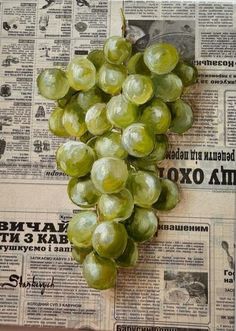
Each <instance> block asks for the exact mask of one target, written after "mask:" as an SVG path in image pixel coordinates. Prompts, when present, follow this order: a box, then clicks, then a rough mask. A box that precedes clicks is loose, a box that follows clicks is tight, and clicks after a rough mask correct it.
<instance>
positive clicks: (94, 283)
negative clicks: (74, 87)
mask: <svg viewBox="0 0 236 331" xmlns="http://www.w3.org/2000/svg"><path fill="white" fill-rule="evenodd" d="M116 274H117V269H116V264H115V262H114V261H112V260H110V259H106V258H103V257H100V256H98V255H97V254H96V253H94V252H91V253H90V254H88V255H87V256H86V258H85V260H84V263H83V276H84V278H85V280H86V282H87V284H88V286H89V287H92V288H94V289H97V290H106V289H108V288H112V287H114V286H115V283H116Z"/></svg>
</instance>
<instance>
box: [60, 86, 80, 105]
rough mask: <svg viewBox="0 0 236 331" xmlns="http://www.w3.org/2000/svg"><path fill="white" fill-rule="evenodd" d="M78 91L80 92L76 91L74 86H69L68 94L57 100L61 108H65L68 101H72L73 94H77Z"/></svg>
mask: <svg viewBox="0 0 236 331" xmlns="http://www.w3.org/2000/svg"><path fill="white" fill-rule="evenodd" d="M76 93H78V92H77V91H75V90H74V89H73V88H71V87H70V88H69V90H68V92H67V93H66V95H65V96H64V97H63V98H61V99H58V100H57V104H58V106H59V107H61V108H65V106H66V105H67V104H68V102H69V101H70V99H71V98H72V97H73V95H75V94H76Z"/></svg>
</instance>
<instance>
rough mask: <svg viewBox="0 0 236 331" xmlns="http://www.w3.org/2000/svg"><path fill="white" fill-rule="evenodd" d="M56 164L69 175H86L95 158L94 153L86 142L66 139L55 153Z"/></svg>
mask: <svg viewBox="0 0 236 331" xmlns="http://www.w3.org/2000/svg"><path fill="white" fill-rule="evenodd" d="M56 159H57V165H58V167H59V168H60V169H61V170H62V171H64V173H65V174H67V175H68V176H71V177H82V176H85V175H87V174H88V173H89V172H90V170H91V168H92V165H93V162H94V160H95V153H94V151H93V150H92V148H90V147H89V146H87V145H86V144H84V143H82V142H78V141H72V140H70V141H67V142H66V143H64V144H62V145H61V146H60V147H59V148H58V150H57V154H56Z"/></svg>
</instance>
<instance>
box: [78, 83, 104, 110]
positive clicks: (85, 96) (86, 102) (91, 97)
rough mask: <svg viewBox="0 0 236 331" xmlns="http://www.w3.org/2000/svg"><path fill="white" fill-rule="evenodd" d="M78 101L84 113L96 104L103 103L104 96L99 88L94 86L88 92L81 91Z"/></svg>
mask: <svg viewBox="0 0 236 331" xmlns="http://www.w3.org/2000/svg"><path fill="white" fill-rule="evenodd" d="M77 101H78V104H79V106H80V107H81V108H82V109H83V111H85V112H86V111H87V110H88V109H89V108H90V107H92V106H94V105H95V104H96V103H101V102H103V94H102V91H101V90H100V89H99V88H98V87H96V86H94V87H92V88H91V89H90V90H88V91H80V92H79V93H78V96H77Z"/></svg>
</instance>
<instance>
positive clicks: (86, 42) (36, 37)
mask: <svg viewBox="0 0 236 331" xmlns="http://www.w3.org/2000/svg"><path fill="white" fill-rule="evenodd" d="M121 8H122V9H123V11H124V14H125V17H126V20H127V29H126V34H127V38H129V39H131V40H132V42H133V43H134V47H135V48H136V50H139V51H142V50H143V49H144V48H145V47H147V46H148V45H151V44H152V43H154V42H158V41H165V42H171V43H173V44H175V45H176V46H177V47H178V49H179V51H180V53H181V55H182V56H183V57H184V58H185V59H186V60H188V61H191V62H193V63H195V65H196V66H197V68H198V72H199V79H198V84H196V86H195V87H193V88H192V87H191V89H189V90H188V91H186V93H185V95H184V98H185V99H186V100H187V101H188V102H190V104H191V105H192V107H193V110H194V117H195V122H194V125H193V128H192V129H191V130H189V131H188V132H187V133H186V134H184V135H182V136H179V135H176V134H172V135H171V136H170V149H169V151H168V155H167V159H166V160H165V161H163V162H162V164H161V165H160V176H161V177H162V176H164V177H168V178H170V179H172V180H174V181H176V182H177V183H178V184H179V186H180V188H181V202H180V204H179V205H178V206H177V207H176V208H175V209H174V210H173V211H171V212H169V213H160V214H159V218H160V222H159V229H158V233H157V237H155V238H154V239H153V240H152V242H151V243H147V244H146V243H145V244H142V245H140V250H139V252H140V254H139V260H138V264H137V267H136V268H134V269H127V270H126V269H119V273H118V280H117V285H116V288H115V289H114V290H106V291H102V292H99V291H96V290H93V289H89V288H88V287H87V285H86V283H85V281H84V280H83V277H82V274H81V268H80V267H79V266H78V265H77V264H76V263H75V262H74V261H73V260H72V258H71V255H70V251H71V247H70V245H69V243H68V241H67V237H66V228H67V224H68V221H69V219H70V218H71V217H72V215H73V213H74V212H76V206H75V205H73V204H72V203H71V202H70V201H69V199H68V198H67V194H66V184H67V181H68V177H67V176H65V175H64V174H63V173H62V172H61V171H59V170H58V169H57V168H56V163H55V151H56V149H57V148H58V146H59V145H60V144H61V143H62V142H63V139H62V138H55V137H53V136H52V135H51V134H50V133H49V131H48V124H47V120H48V117H49V114H50V112H51V110H52V107H53V103H52V102H50V101H47V100H45V99H43V98H42V97H41V96H40V95H39V94H38V91H37V87H36V77H37V75H38V73H39V72H40V71H41V70H42V69H43V68H46V67H47V68H50V67H66V65H67V63H68V61H69V59H70V58H71V57H73V56H74V55H75V54H87V52H89V51H90V50H91V49H97V48H101V46H102V44H103V42H104V40H105V39H106V38H107V36H109V35H114V34H115V35H120V34H121V24H122V23H121V19H120V9H121ZM0 14H1V15H0V25H1V30H0V37H1V38H0V50H1V51H0V109H1V112H0V178H1V183H0V190H1V191H0V192H1V196H0V324H1V325H24V326H33V325H36V326H54V327H63V328H76V329H79V330H99V331H111V330H116V331H141V330H142V331H164V330H165V331H190V330H191V331H200V330H204V331H207V330H208V331H209V330H210V331H233V330H235V233H236V226H235V224H236V160H235V159H236V152H235V150H236V116H235V110H236V61H235V59H236V20H235V17H236V1H235V0H227V1H158V0H156V1H134V0H132V1H106V0H103V1H100V0H38V1H37V0H0Z"/></svg>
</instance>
